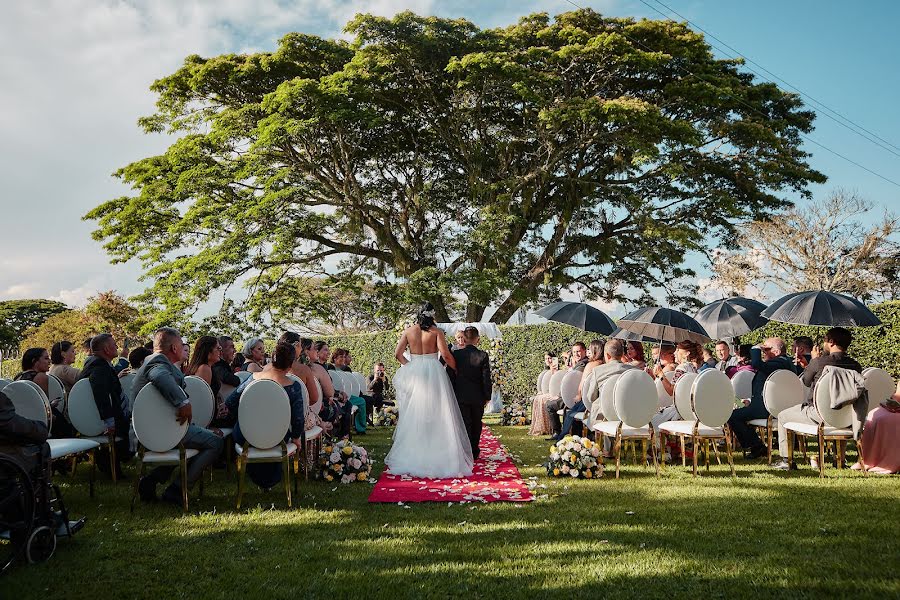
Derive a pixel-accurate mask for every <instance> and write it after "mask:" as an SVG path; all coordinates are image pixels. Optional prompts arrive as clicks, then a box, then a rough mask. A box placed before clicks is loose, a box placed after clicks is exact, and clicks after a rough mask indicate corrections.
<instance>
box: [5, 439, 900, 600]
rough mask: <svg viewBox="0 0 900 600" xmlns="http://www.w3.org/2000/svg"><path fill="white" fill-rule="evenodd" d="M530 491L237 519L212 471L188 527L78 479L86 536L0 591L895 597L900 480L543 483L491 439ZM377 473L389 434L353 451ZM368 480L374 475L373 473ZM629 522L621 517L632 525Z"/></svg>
mask: <svg viewBox="0 0 900 600" xmlns="http://www.w3.org/2000/svg"><path fill="white" fill-rule="evenodd" d="M494 431H495V432H496V433H497V434H498V435H500V436H502V437H501V441H502V442H504V443H505V444H506V445H507V446H508V447H509V449H510V450H511V451H512V453H513V454H514V455H515V456H516V457H517V461H518V462H519V466H520V470H521V471H522V475H523V477H525V478H528V477H532V476H535V477H537V478H538V483H539V485H541V486H543V485H546V489H544V488H542V487H539V488H538V489H537V490H536V493H537V494H538V495H539V498H538V500H537V501H535V502H533V503H529V504H503V503H497V504H487V505H477V506H475V505H471V504H466V505H459V504H454V505H453V506H447V504H424V505H411V506H398V505H370V504H368V503H367V502H366V498H367V496H368V493H369V491H370V490H371V487H372V486H371V485H370V484H362V483H354V484H350V485H335V484H326V483H323V482H312V483H305V484H304V483H301V490H300V494H299V498H297V499H295V500H297V501H296V502H295V505H296V507H295V508H294V509H293V510H285V508H284V496H283V494H282V495H279V494H278V493H275V492H272V493H268V494H265V493H262V492H260V491H259V490H258V489H257V488H255V486H252V485H251V486H249V490H250V493H249V494H248V495H246V496H245V498H244V501H245V506H247V507H248V508H246V509H243V510H241V511H240V512H236V511H235V510H234V491H235V484H234V481H233V480H231V479H226V477H225V474H224V473H223V472H222V471H217V472H216V482H215V483H214V484H213V485H211V486H207V488H206V496H205V498H203V499H202V500H199V501H197V500H196V499H193V498H192V505H191V514H189V515H188V516H182V514H181V511H180V510H179V509H177V508H175V507H170V506H165V505H153V506H146V505H143V506H138V507H137V509H136V510H135V512H134V514H129V511H128V502H129V498H130V494H131V488H130V486H128V485H124V484H119V485H118V486H116V487H114V486H113V485H112V484H110V483H108V482H106V481H102V482H101V483H100V485H99V487H98V489H97V494H96V497H95V499H94V500H93V501H92V500H91V499H90V498H89V497H88V495H87V485H86V475H85V474H84V473H79V476H78V479H77V480H76V481H75V482H74V483H72V482H71V481H69V480H60V481H61V482H62V483H63V492H64V494H65V498H66V500H67V503H68V505H69V507H70V509H71V511H72V512H73V513H74V514H84V515H86V516H87V517H88V524H87V526H86V527H85V529H84V530H83V531H82V532H81V533H80V534H79V535H78V536H76V537H75V538H74V539H72V540H61V541H60V545H59V547H58V549H57V553H56V555H55V556H54V557H53V559H52V560H51V561H50V562H49V563H47V564H44V565H39V566H23V565H19V566H18V567H16V568H15V569H13V571H12V572H11V573H8V574H7V575H6V576H3V577H0V598H4V599H5V598H10V599H23V600H24V599H26V598H91V599H97V598H112V597H122V598H154V599H163V598H176V597H190V598H335V597H353V598H391V599H397V598H422V597H424V596H426V595H428V596H433V597H437V598H445V597H464V598H472V597H489V598H523V597H555V598H571V597H580V598H597V597H601V596H602V595H607V594H609V595H611V596H612V595H614V597H616V598H623V597H644V598H654V597H662V596H669V595H678V596H687V595H691V596H693V597H695V598H702V597H707V596H717V597H748V598H751V597H752V598H758V597H773V596H779V597H783V596H805V597H813V596H824V595H828V596H836V595H841V596H868V597H880V598H886V597H898V596H900V478H897V477H877V476H870V477H868V478H865V479H864V478H863V477H862V475H861V474H859V473H856V472H854V473H850V472H848V471H844V472H842V473H839V472H838V471H837V470H835V469H829V470H828V471H827V479H826V480H825V481H820V480H819V477H818V473H815V472H813V471H811V470H810V469H809V468H806V469H804V470H801V471H799V472H795V473H790V474H787V473H781V472H777V473H773V472H770V471H769V470H768V469H767V468H766V467H765V466H764V465H763V464H762V463H761V462H754V463H752V464H749V463H745V462H744V461H742V460H741V459H738V461H737V463H738V477H737V479H732V478H731V477H730V476H729V473H728V468H727V466H721V467H720V466H713V467H711V471H710V473H709V474H706V473H705V472H704V473H703V476H702V477H700V478H697V479H694V478H692V477H691V476H690V474H689V473H688V472H686V471H685V470H683V469H682V468H681V467H680V466H678V467H668V468H667V469H666V470H665V472H664V473H663V476H662V478H661V479H656V477H655V476H654V473H653V470H652V469H650V468H643V467H634V466H631V464H630V461H629V464H628V465H627V466H626V467H625V468H624V470H623V478H622V479H620V480H618V481H616V480H615V479H614V478H612V477H610V476H609V474H608V473H607V475H606V476H604V478H603V479H600V480H584V481H577V480H566V479H559V480H555V479H549V478H547V477H546V475H545V473H544V471H543V469H542V468H541V467H540V466H538V465H539V463H540V462H541V461H542V460H544V458H545V457H546V452H547V446H548V443H547V442H544V441H543V439H542V438H540V439H535V438H530V437H529V436H527V435H526V429H525V428H521V427H516V428H513V427H494ZM359 441H361V442H362V443H363V444H364V445H365V446H367V447H368V448H369V449H370V450H371V451H372V454H373V455H374V456H375V457H376V458H377V459H378V460H380V459H382V458H383V457H384V455H385V453H386V452H387V450H388V448H389V445H390V438H389V435H388V433H387V431H385V430H375V431H371V430H370V434H369V435H367V436H365V437H360V438H359ZM377 467H378V468H379V469H380V467H381V464H380V463H379V464H378V465H377ZM632 513H633V514H632Z"/></svg>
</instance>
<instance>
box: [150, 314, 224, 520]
mask: <svg viewBox="0 0 900 600" xmlns="http://www.w3.org/2000/svg"><path fill="white" fill-rule="evenodd" d="M153 350H154V353H153V355H152V356H150V357H149V358H148V359H147V360H146V361H144V364H143V366H142V367H141V368H140V369H138V372H137V375H136V377H135V380H134V384H133V386H132V395H133V397H135V398H137V395H138V392H140V391H141V389H143V387H144V386H145V385H152V386H154V387H156V389H157V390H159V393H160V394H162V396H163V398H165V399H166V400H167V401H168V402H170V403H171V404H172V406H174V407H175V409H176V411H175V416H176V419H177V420H178V422H179V423H190V422H191V417H192V410H191V401H190V400H189V399H188V396H187V393H186V392H185V388H184V374H183V373H182V372H181V369H179V368H178V367H176V366H175V363H176V362H177V361H179V360H180V359H181V358H182V357H183V355H184V342H183V341H182V339H181V334H180V333H179V332H178V330H177V329H172V328H171V327H163V328H160V329H157V330H156V333H154V334H153ZM181 443H182V444H184V447H185V448H192V449H195V450H199V451H200V452H199V453H198V454H197V455H196V456H194V458H191V459H190V460H188V466H187V474H186V476H187V477H186V478H187V485H188V488H191V487H193V485H194V483H196V482H197V480H198V479H200V477H202V476H203V471H204V470H206V468H207V467H209V466H211V465H212V464H213V463H214V462H215V461H216V459H217V458H218V457H219V455H220V454H221V453H222V450H223V449H224V447H225V444H224V441H223V440H222V438H221V437H219V436H217V435H216V434H214V433H213V432H211V431H209V430H208V429H204V428H202V427H198V426H197V425H189V426H188V430H187V432H186V433H185V435H184V438H182V440H181ZM174 470H175V467H174V466H171V465H166V466H160V467H156V468H155V469H153V470H152V471H151V472H150V473H149V474H147V476H146V477H143V478H142V479H141V480H140V482H139V483H138V493H139V494H140V496H141V500H144V501H148V502H152V501H153V500H155V499H156V486H157V485H158V484H160V483H165V482H166V481H168V480H169V477H170V476H171V475H172V472H173V471H174ZM162 499H163V500H165V501H166V502H171V503H173V504H176V505H178V506H180V505H181V484H180V483H179V481H178V479H175V481H173V482H172V483H171V484H169V486H168V487H167V488H166V489H165V491H164V492H163V495H162Z"/></svg>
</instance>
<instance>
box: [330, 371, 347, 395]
mask: <svg viewBox="0 0 900 600" xmlns="http://www.w3.org/2000/svg"><path fill="white" fill-rule="evenodd" d="M328 376H329V377H330V378H331V385H333V386H334V389H335V390H336V391H338V392H345V393H346V390H344V378H343V377H341V372H340V371H336V370H334V371H328Z"/></svg>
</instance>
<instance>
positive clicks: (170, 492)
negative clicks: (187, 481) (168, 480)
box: [160, 483, 182, 506]
mask: <svg viewBox="0 0 900 600" xmlns="http://www.w3.org/2000/svg"><path fill="white" fill-rule="evenodd" d="M160 500H162V501H163V502H168V503H169V504H174V505H175V506H181V503H182V499H181V487H180V486H177V485H175V484H174V483H173V484H172V485H170V486H169V487H167V488H166V491H164V492H163V493H162V496H161V497H160Z"/></svg>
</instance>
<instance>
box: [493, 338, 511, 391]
mask: <svg viewBox="0 0 900 600" xmlns="http://www.w3.org/2000/svg"><path fill="white" fill-rule="evenodd" d="M488 357H489V358H490V361H491V383H492V384H493V385H494V387H496V388H498V389H500V390H502V389H503V388H504V387H506V384H507V382H508V381H509V366H508V365H507V364H506V358H505V357H504V356H503V342H502V341H501V340H498V339H492V340H491V347H490V350H488Z"/></svg>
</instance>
